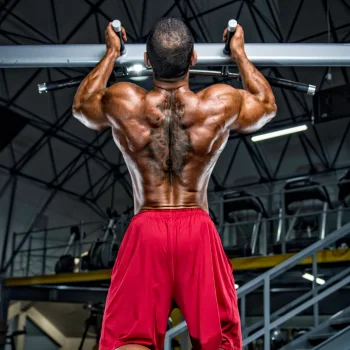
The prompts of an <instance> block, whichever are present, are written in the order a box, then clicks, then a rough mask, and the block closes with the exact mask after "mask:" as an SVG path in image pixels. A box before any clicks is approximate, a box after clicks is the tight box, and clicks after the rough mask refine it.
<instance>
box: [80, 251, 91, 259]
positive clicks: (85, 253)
mask: <svg viewBox="0 0 350 350" xmlns="http://www.w3.org/2000/svg"><path fill="white" fill-rule="evenodd" d="M88 255H89V251H88V250H87V251H86V252H84V253H81V255H80V256H81V257H82V258H83V257H84V256H88Z"/></svg>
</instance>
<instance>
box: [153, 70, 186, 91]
mask: <svg viewBox="0 0 350 350" xmlns="http://www.w3.org/2000/svg"><path fill="white" fill-rule="evenodd" d="M153 85H154V88H155V89H161V90H177V89H180V88H187V89H188V88H189V74H188V73H187V74H186V75H185V77H184V78H182V79H180V80H175V81H172V80H171V79H169V80H158V79H156V78H153Z"/></svg>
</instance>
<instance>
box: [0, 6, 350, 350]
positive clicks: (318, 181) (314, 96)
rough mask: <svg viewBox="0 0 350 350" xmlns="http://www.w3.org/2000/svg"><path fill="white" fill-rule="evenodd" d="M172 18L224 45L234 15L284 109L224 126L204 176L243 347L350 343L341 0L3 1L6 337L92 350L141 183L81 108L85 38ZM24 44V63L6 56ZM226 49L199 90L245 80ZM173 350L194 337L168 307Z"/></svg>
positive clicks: (143, 75)
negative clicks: (249, 123) (85, 121)
mask: <svg viewBox="0 0 350 350" xmlns="http://www.w3.org/2000/svg"><path fill="white" fill-rule="evenodd" d="M164 16H175V17H178V18H182V19H183V20H184V21H185V23H186V24H187V25H188V27H189V28H190V30H191V31H192V33H193V35H194V38H195V42H196V43H198V44H200V45H201V47H204V48H205V46H203V45H205V44H209V43H215V44H216V46H215V47H220V52H221V50H222V49H223V47H224V44H219V43H220V42H221V39H222V32H223V29H224V28H225V27H226V26H227V22H228V20H229V19H231V18H234V19H236V20H237V21H238V23H239V24H241V25H242V27H243V29H244V32H245V42H246V44H247V47H249V51H248V56H251V57H252V61H253V62H254V63H255V64H256V66H257V67H258V68H259V70H260V71H261V72H262V73H263V74H264V75H265V76H266V77H268V79H269V81H270V82H271V85H272V86H273V92H274V94H275V97H276V104H277V105H278V112H277V116H276V117H275V118H274V120H273V121H272V122H270V123H269V124H268V125H266V126H265V127H264V128H263V129H262V130H260V131H259V132H257V133H255V134H246V135H242V134H235V133H234V132H232V134H231V135H230V137H229V141H228V144H227V146H226V148H225V150H224V151H223V153H222V154H221V156H220V158H219V160H218V162H217V164H216V167H215V169H214V171H213V174H212V176H211V180H210V183H209V186H208V199H209V207H210V216H211V218H212V220H213V222H214V223H215V225H216V227H217V230H218V232H219V235H220V238H221V240H222V243H223V246H224V249H225V252H226V255H227V256H228V258H229V259H230V261H231V262H232V265H233V273H234V277H235V283H236V284H235V288H236V291H237V295H238V300H239V310H240V316H241V324H242V335H243V347H244V349H247V350H253V349H257V350H260V349H261V350H262V349H264V350H268V349H273V350H277V349H284V350H292V349H332V350H334V349H344V350H345V349H349V348H350V345H349V344H350V298H349V292H350V291H349V288H350V286H349V284H350V267H349V262H350V250H349V247H350V237H349V234H350V224H349V221H350V209H349V203H350V134H349V129H350V119H349V117H350V80H349V79H350V69H349V67H350V45H349V42H350V24H349V18H350V1H349V0H308V1H303V0H295V1H289V0H216V1H210V0H201V1H200V0H164V1H157V2H155V1H150V0H129V1H126V0H122V1H116V0H79V1H78V0H74V1H67V0H63V1H58V0H46V1H44V0H2V1H0V45H1V46H0V116H1V123H2V126H1V128H0V257H1V261H0V267H1V275H0V301H1V304H0V349H6V350H14V349H16V350H32V349H45V350H55V349H63V350H73V349H79V350H81V349H84V350H85V349H86V350H88V349H89V350H90V349H98V345H97V344H98V340H99V336H100V330H101V322H102V316H103V311H104V302H105V299H106V295H107V291H108V287H109V283H110V274H111V269H112V267H113V264H114V261H115V259H116V257H117V255H118V250H119V247H120V244H121V241H122V239H123V235H124V233H125V231H126V229H127V227H128V224H129V222H130V220H131V218H132V216H133V214H134V208H133V192H132V183H131V178H130V176H129V173H128V169H127V166H126V164H125V162H124V159H123V157H122V154H121V153H120V151H119V150H118V148H117V146H116V145H115V144H114V143H113V139H112V137H111V132H110V130H106V131H102V132H96V131H91V130H88V129H86V128H84V127H82V126H81V124H79V122H78V121H77V120H75V119H74V118H73V117H72V101H73V98H74V95H75V92H76V90H77V86H78V85H79V83H80V81H81V80H82V77H84V76H86V75H87V74H88V73H89V71H90V70H91V69H92V67H93V66H94V64H95V63H91V62H90V63H89V62H87V61H88V59H87V58H86V57H85V59H86V60H85V61H84V57H82V56H83V55H82V54H81V52H85V51H81V52H80V51H79V50H80V47H82V46H80V45H85V44H89V45H92V46H93V47H94V49H95V48H96V50H100V48H101V47H102V48H103V47H104V31H105V28H106V26H107V24H108V23H109V22H111V21H113V20H115V19H119V20H120V21H121V23H122V25H123V26H124V27H125V28H126V30H127V33H128V42H127V43H126V49H127V50H128V47H130V48H131V47H132V45H133V44H138V45H144V44H145V42H146V39H147V35H148V33H149V31H150V29H151V27H152V25H153V24H154V23H155V21H157V20H158V19H159V18H161V17H164ZM253 44H254V45H255V44H261V45H262V46H254V45H253ZM272 44H273V46H272ZM289 44H291V45H294V46H290V47H289V48H290V51H288V52H290V53H291V56H290V57H289V59H285V60H283V57H285V56H286V55H287V54H286V52H287V51H286V47H287V46H285V45H289ZM49 45H50V46H49ZM51 45H52V50H54V48H56V50H58V51H55V52H57V53H59V51H60V50H61V47H59V46H57V45H66V46H64V47H65V48H67V52H68V51H69V54H70V55H71V56H72V57H74V58H75V59H76V61H74V62H73V61H70V60H69V59H65V58H64V59H63V58H62V57H64V54H65V52H66V51H64V52H63V53H62V57H61V56H60V55H58V56H56V55H55V54H54V53H53V52H54V51H52V52H51V54H50V50H49V49H45V48H49V47H51ZM218 45H219V46H218ZM313 45H314V46H313ZM19 46H21V48H23V50H24V51H21V52H23V54H22V56H21V57H20V60H22V59H23V60H22V61H23V62H22V61H21V62H20V61H19V60H17V58H16V59H14V58H13V57H14V56H13V57H12V58H11V59H9V55H12V54H13V52H14V51H11V49H12V48H14V49H15V50H17V49H18V48H19ZM316 46H317V50H318V51H317V52H318V53H317V54H316V53H315V52H316V51H315V52H313V48H314V47H315V48H316ZM135 47H136V46H135ZM140 47H141V46H140ZM262 47H266V48H267V49H269V50H270V51H269V52H270V53H271V52H272V53H273V55H272V56H269V55H268V54H267V53H266V52H265V51H264V50H260V49H259V48H262ZM37 48H39V51H40V50H41V48H44V49H43V52H44V51H45V52H44V53H43V56H45V55H46V56H45V57H44V58H43V59H42V58H40V59H42V61H41V62H39V61H38V60H37V59H36V53H37V52H39V51H38V50H37ZM86 50H88V49H86ZM203 50H204V49H203ZM207 50H209V49H208V48H207ZM315 50H316V49H315ZM207 54H208V57H209V56H210V52H207ZM6 55H7V56H6ZM308 55H310V56H312V55H313V56H312V57H311V58H309V56H308ZM3 57H4V58H3ZM37 57H38V56H37ZM40 57H41V56H40ZM220 57H221V56H220ZM281 57H282V58H281ZM56 58H57V60H56ZM141 58H142V57H140V59H141ZM60 59H61V60H62V62H60V63H55V62H56V61H57V62H58V61H59V60H60ZM216 59H217V58H215V57H214V58H212V59H211V60H212V61H210V62H212V63H210V62H207V64H201V65H200V67H193V68H194V71H193V72H192V73H193V74H192V73H191V77H190V87H191V88H192V89H193V91H196V92H197V91H200V90H202V89H204V88H206V87H207V86H209V85H211V84H215V83H226V84H229V85H231V86H233V87H236V88H241V82H240V80H239V75H238V74H237V73H238V72H237V68H236V66H235V64H234V62H231V63H230V64H220V62H216V63H215V60H216ZM6 60H8V61H6ZM55 60H56V61H55ZM79 60H82V61H81V62H80V61H79ZM254 60H255V61H254ZM10 61H11V62H10ZM6 62H7V63H8V64H7V63H6ZM9 62H10V63H9ZM197 68H200V69H198V70H197V71H195V69H197ZM112 80H113V81H112V82H111V83H113V82H116V81H132V82H134V83H135V84H138V85H140V86H142V87H144V88H145V89H152V78H151V74H148V72H146V69H145V67H144V66H142V64H141V65H140V64H133V65H126V66H118V65H116V69H115V71H114V75H113V79H112ZM164 347H165V349H167V350H170V349H183V350H186V349H190V348H191V345H190V340H189V335H188V332H187V327H186V322H185V321H184V319H183V317H182V315H181V312H180V310H179V309H178V308H177V306H176V305H174V309H173V310H172V312H171V314H170V315H169V321H168V331H167V334H166V338H165V345H164Z"/></svg>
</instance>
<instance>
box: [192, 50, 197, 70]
mask: <svg viewBox="0 0 350 350" xmlns="http://www.w3.org/2000/svg"><path fill="white" fill-rule="evenodd" d="M197 59H198V56H197V51H196V50H193V52H192V57H191V66H195V65H196V63H197Z"/></svg>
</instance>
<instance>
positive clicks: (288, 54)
mask: <svg viewBox="0 0 350 350" xmlns="http://www.w3.org/2000/svg"><path fill="white" fill-rule="evenodd" d="M145 49H146V46H145V44H130V45H127V52H126V54H125V55H123V56H121V57H119V58H118V59H117V60H116V66H128V65H132V64H136V63H140V62H143V53H144V52H145ZM195 49H196V51H197V53H198V62H197V65H207V66H208V65H209V66H215V65H218V66H222V65H234V61H233V60H232V58H231V57H230V56H228V55H225V54H224V53H223V51H222V50H223V44H195ZM245 49H246V52H247V55H248V57H249V59H250V60H251V61H252V62H253V63H254V64H255V65H257V66H266V67H277V66H287V67H290V66H304V67H306V66H307V67H323V66H327V67H349V66H350V44H295V43H294V44H289V43H275V44H246V46H245ZM105 52H106V47H105V45H9V46H2V47H1V51H0V68H39V67H94V66H95V65H96V64H97V63H98V62H99V61H100V60H101V58H102V57H103V55H104V54H105Z"/></svg>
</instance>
